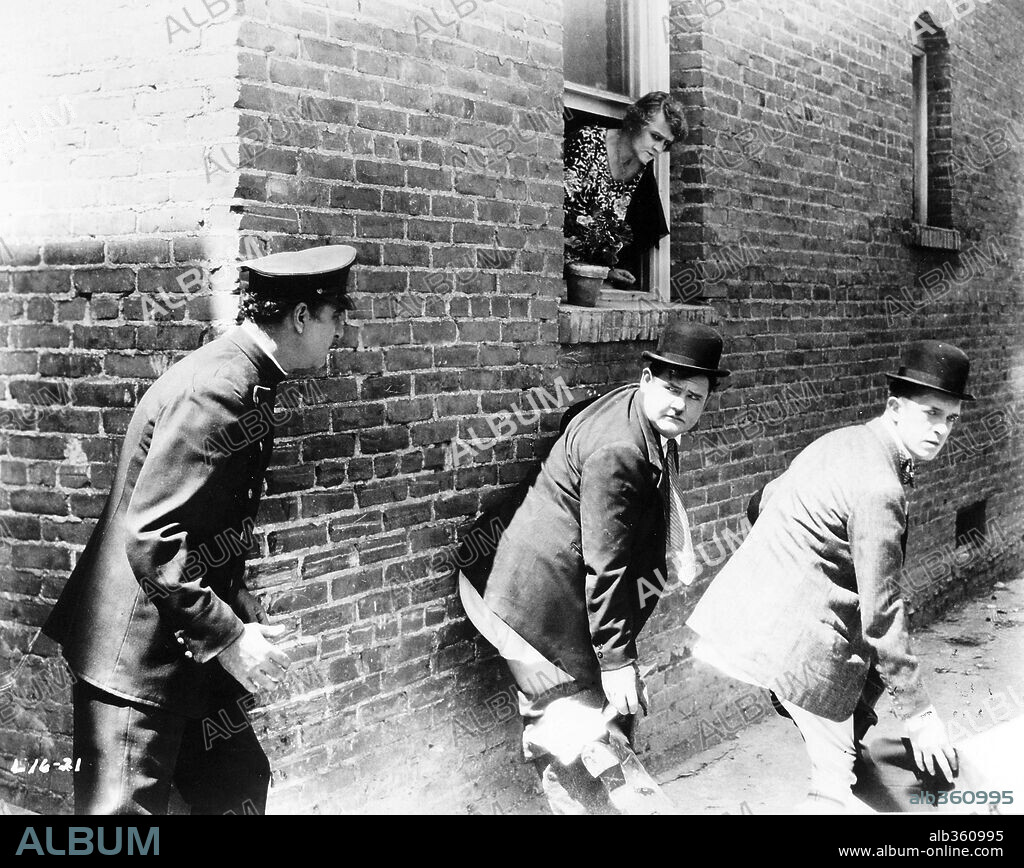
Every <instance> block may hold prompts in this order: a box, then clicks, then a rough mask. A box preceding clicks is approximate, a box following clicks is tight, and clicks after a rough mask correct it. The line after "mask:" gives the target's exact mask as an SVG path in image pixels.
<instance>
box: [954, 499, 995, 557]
mask: <svg viewBox="0 0 1024 868" xmlns="http://www.w3.org/2000/svg"><path fill="white" fill-rule="evenodd" d="M987 502H988V501H985V500H979V501H978V502H977V503H972V504H970V505H969V506H962V507H960V509H958V510H957V511H956V547H957V548H960V546H965V545H978V544H980V543H982V542H984V541H985V536H986V532H985V505H986V503H987Z"/></svg>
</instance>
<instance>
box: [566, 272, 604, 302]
mask: <svg viewBox="0 0 1024 868" xmlns="http://www.w3.org/2000/svg"><path fill="white" fill-rule="evenodd" d="M606 277H608V267H607V266H605V265H585V264H584V263H582V262H570V263H569V264H568V267H567V268H566V276H565V282H566V288H567V289H568V292H569V304H576V305H579V306H580V307H597V299H598V297H599V296H600V295H601V289H602V288H603V287H604V281H605V278H606Z"/></svg>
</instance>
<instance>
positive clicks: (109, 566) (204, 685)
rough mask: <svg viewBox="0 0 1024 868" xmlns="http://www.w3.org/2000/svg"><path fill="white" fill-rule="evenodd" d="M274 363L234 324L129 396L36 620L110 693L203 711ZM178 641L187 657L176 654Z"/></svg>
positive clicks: (249, 513)
mask: <svg viewBox="0 0 1024 868" xmlns="http://www.w3.org/2000/svg"><path fill="white" fill-rule="evenodd" d="M282 377H283V375H282V373H281V371H280V369H279V368H278V367H277V366H276V365H275V364H274V363H273V361H272V360H271V359H270V358H269V357H268V356H267V355H266V354H265V353H264V352H263V351H262V350H261V349H260V348H259V347H258V346H257V344H256V343H255V341H254V340H253V339H252V338H251V337H250V336H249V335H248V334H247V333H246V332H245V331H244V330H242V329H241V328H236V329H233V330H232V331H230V332H228V333H227V334H226V335H224V336H222V337H220V338H217V339H216V340H214V341H212V342H210V343H209V344H207V345H206V346H203V347H201V348H200V349H198V350H196V351H195V352H193V353H190V354H189V355H188V356H186V357H185V358H184V359H182V360H181V361H180V362H178V363H177V364H175V365H174V366H173V367H171V368H170V369H169V370H168V371H167V372H166V373H164V374H163V376H161V377H160V378H159V379H158V380H157V381H156V382H155V383H154V384H153V385H152V386H151V387H150V388H149V390H148V391H147V392H146V394H145V395H144V396H143V398H142V400H141V401H140V402H139V405H138V407H137V408H136V410H135V413H134V414H133V415H132V420H131V423H130V424H129V426H128V431H127V433H126V434H125V438H124V443H123V444H122V447H121V454H120V457H119V459H118V465H117V472H116V475H115V477H114V481H113V485H112V486H111V491H110V496H109V498H108V499H107V504H106V507H105V508H104V510H103V514H102V516H101V517H100V520H99V523H98V524H97V526H96V528H95V530H94V531H93V534H92V536H91V538H90V539H89V543H88V545H87V546H86V548H85V551H84V552H83V553H82V555H81V557H80V558H79V561H78V563H77V565H76V567H75V569H74V571H73V572H72V574H71V577H70V578H69V579H68V582H67V585H66V586H65V588H64V591H63V593H62V594H61V596H60V599H59V600H58V601H57V604H56V606H55V607H54V609H53V612H52V613H51V615H50V617H49V619H48V620H47V622H46V625H45V626H44V628H43V629H44V631H45V632H46V634H47V635H48V636H50V637H52V638H53V639H54V640H56V641H57V642H60V643H61V644H62V645H63V653H64V656H65V657H66V658H67V661H68V664H69V666H70V667H71V670H72V671H73V672H74V673H75V674H76V675H78V676H80V677H81V678H84V679H85V680H86V681H88V682H89V683H91V684H93V685H95V686H97V687H99V688H101V689H103V690H106V691H107V692H109V693H113V694H115V695H117V696H121V697H125V698H128V699H134V700H136V701H138V702H142V703H147V704H151V705H156V706H159V707H161V708H166V709H168V710H171V711H173V712H175V713H178V714H182V715H184V716H188V717H199V716H201V715H202V714H203V710H204V706H205V702H206V698H207V693H208V690H209V689H210V687H211V684H212V680H213V679H220V678H221V676H222V675H223V672H222V671H221V672H215V671H213V670H214V669H218V670H219V668H220V667H219V664H217V663H216V662H215V661H214V660H213V658H214V656H215V655H216V654H217V653H219V652H220V651H222V650H223V649H224V648H226V647H227V646H228V645H229V644H230V643H231V642H232V641H234V640H235V639H236V638H237V637H238V636H239V635H240V633H241V631H242V621H241V619H240V618H239V616H238V615H237V614H236V613H235V612H234V611H233V610H232V603H233V602H234V599H235V597H236V595H237V593H238V590H239V587H240V586H241V582H242V574H243V570H244V563H245V553H246V551H247V550H248V549H249V548H251V546H252V530H253V523H254V519H255V516H256V511H257V508H258V506H259V500H260V494H261V492H262V487H263V475H264V472H265V471H266V467H267V463H268V462H269V460H270V452H271V448H272V444H273V417H272V408H273V401H274V393H275V388H276V386H277V384H278V383H279V382H280V380H281V379H282ZM185 652H189V654H191V657H190V656H186V653H185Z"/></svg>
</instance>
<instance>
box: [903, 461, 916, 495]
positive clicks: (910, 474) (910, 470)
mask: <svg viewBox="0 0 1024 868" xmlns="http://www.w3.org/2000/svg"><path fill="white" fill-rule="evenodd" d="M900 482H902V483H903V484H904V485H909V486H910V487H911V488H913V487H914V459H913V458H901V459H900Z"/></svg>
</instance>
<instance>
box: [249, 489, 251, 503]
mask: <svg viewBox="0 0 1024 868" xmlns="http://www.w3.org/2000/svg"><path fill="white" fill-rule="evenodd" d="M249 500H252V489H251V488H250V489H249Z"/></svg>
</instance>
